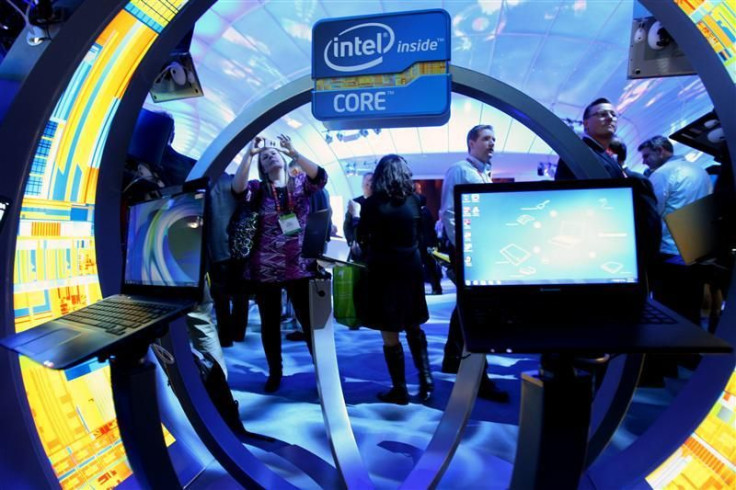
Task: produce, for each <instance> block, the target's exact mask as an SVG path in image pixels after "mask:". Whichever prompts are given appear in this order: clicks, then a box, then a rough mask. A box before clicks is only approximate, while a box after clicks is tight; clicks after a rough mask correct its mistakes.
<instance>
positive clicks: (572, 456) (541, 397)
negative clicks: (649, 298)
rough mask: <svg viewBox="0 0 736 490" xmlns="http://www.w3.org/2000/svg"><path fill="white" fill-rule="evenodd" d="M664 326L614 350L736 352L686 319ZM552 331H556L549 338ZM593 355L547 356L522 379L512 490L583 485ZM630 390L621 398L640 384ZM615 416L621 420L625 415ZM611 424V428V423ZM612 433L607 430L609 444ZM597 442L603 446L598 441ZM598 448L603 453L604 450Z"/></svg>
mask: <svg viewBox="0 0 736 490" xmlns="http://www.w3.org/2000/svg"><path fill="white" fill-rule="evenodd" d="M660 306H661V305H660ZM667 311H668V313H670V314H672V315H676V313H674V312H672V311H671V310H667ZM660 327H663V328H655V327H654V326H652V325H649V326H648V328H642V330H643V332H642V334H641V335H638V336H636V337H633V338H636V339H637V342H635V343H632V344H630V345H628V346H627V345H625V344H616V343H612V344H611V350H612V352H614V353H617V354H619V355H622V356H625V355H626V354H627V353H631V354H640V353H642V352H657V353H709V354H727V353H731V352H732V351H733V349H732V347H731V346H730V345H729V344H728V343H727V342H725V341H723V340H721V339H719V338H717V337H715V336H713V335H711V334H710V333H708V332H707V331H705V330H703V329H701V328H699V327H698V326H696V325H694V324H689V325H688V324H687V322H686V321H685V320H684V319H682V318H680V321H679V322H678V323H677V325H676V328H672V329H671V331H668V330H667V328H666V327H671V325H661V326H660ZM553 332H554V330H553V329H551V331H550V335H553ZM594 357H595V356H593V355H591V356H585V355H584V350H583V351H578V352H571V351H567V352H561V353H544V354H542V356H541V361H540V368H539V372H538V373H524V374H523V375H522V395H521V407H520V412H521V413H520V422H519V439H518V443H517V452H516V458H515V461H514V471H513V474H512V479H511V489H512V490H527V489H528V490H532V489H534V490H537V489H542V490H544V489H557V488H577V487H578V485H579V482H580V478H581V476H582V475H583V472H584V471H585V470H586V468H587V466H588V465H589V464H590V462H591V461H592V460H593V459H594V458H591V457H590V456H589V455H588V444H589V441H591V440H592V438H591V435H590V432H591V414H592V405H593V382H592V376H591V374H590V373H589V372H588V370H587V369H580V364H581V362H584V363H585V364H590V362H591V360H592V359H593V358H594ZM638 357H640V356H638ZM638 364H640V362H639V363H638ZM628 374H629V375H631V374H632V373H631V372H629V373H628ZM629 386H630V390H629V391H628V392H625V393H622V392H620V391H618V392H616V397H617V398H622V397H625V398H627V399H628V400H630V399H631V396H633V391H634V388H635V385H634V384H631V385H629ZM618 402H619V403H621V400H618ZM616 412H617V414H618V422H620V420H621V418H622V417H623V415H624V412H625V411H616ZM607 425H609V426H610V425H611V423H610V421H609V422H608V424H607ZM617 425H618V424H617V423H615V424H613V426H617ZM604 430H606V429H604ZM612 433H613V431H612V430H610V431H608V433H607V435H608V437H607V438H606V442H607V440H608V438H610V436H611V435H612ZM595 435H596V436H600V435H601V434H595ZM599 438H600V437H599ZM595 443H596V444H597V445H599V446H600V445H601V443H600V441H598V440H596V441H595ZM595 450H596V452H598V451H599V450H600V448H598V447H596V448H595ZM596 455H597V454H596Z"/></svg>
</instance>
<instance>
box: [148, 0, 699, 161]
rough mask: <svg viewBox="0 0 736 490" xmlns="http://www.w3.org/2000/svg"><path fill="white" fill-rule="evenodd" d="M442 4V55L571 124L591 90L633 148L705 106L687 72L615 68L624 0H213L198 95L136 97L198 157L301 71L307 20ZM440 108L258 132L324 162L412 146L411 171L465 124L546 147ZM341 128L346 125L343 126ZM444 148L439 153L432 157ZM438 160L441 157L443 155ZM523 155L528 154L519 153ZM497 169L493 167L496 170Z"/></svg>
mask: <svg viewBox="0 0 736 490" xmlns="http://www.w3.org/2000/svg"><path fill="white" fill-rule="evenodd" d="M428 8H444V9H445V10H447V11H448V13H449V15H450V18H451V22H452V27H451V28H452V63H453V64H454V65H456V66H460V67H463V68H468V69H471V70H475V71H478V72H480V73H484V74H486V75H489V76H492V77H494V78H497V79H499V80H500V81H502V82H504V83H507V84H509V85H511V86H513V87H515V88H517V89H519V90H522V91H523V92H525V93H526V94H528V95H529V96H531V97H533V98H534V99H536V100H537V101H539V102H540V103H542V104H543V105H544V106H546V107H547V108H549V109H550V110H552V111H553V112H554V113H555V114H556V115H557V116H558V117H560V118H562V119H570V120H571V124H572V126H573V128H574V129H575V130H580V126H579V125H577V124H576V123H575V122H574V121H577V120H579V119H581V115H582V111H583V108H584V107H585V105H587V104H588V103H589V102H590V101H591V100H593V99H594V98H597V97H599V96H604V97H607V98H609V99H610V100H612V101H613V103H614V104H615V105H616V106H617V108H618V109H619V111H620V112H621V113H622V117H621V120H620V121H619V136H620V137H621V138H622V139H623V140H624V141H625V142H626V143H627V144H628V146H629V148H630V150H629V154H630V162H631V163H635V162H636V161H637V159H638V155H637V152H636V151H635V148H636V146H638V144H639V143H640V142H641V141H642V140H643V139H644V138H647V137H650V136H652V135H654V134H665V135H666V134H669V133H670V132H671V131H673V130H675V129H678V128H680V127H682V126H683V125H684V124H686V123H688V122H690V121H692V120H693V119H695V118H697V117H699V116H700V115H702V114H704V113H705V112H708V111H709V110H710V109H711V108H712V105H711V103H710V99H709V98H708V96H707V94H706V93H705V91H704V90H703V86H702V84H701V83H700V80H699V79H698V78H697V77H695V76H686V77H670V78H661V79H648V80H638V81H631V80H627V78H626V71H627V60H628V50H629V36H630V30H631V23H632V13H633V0H504V1H501V0H475V1H473V0H470V1H465V0H452V1H447V0H445V1H427V0H422V1H416V2H414V1H412V2H409V1H389V0H383V1H380V0H350V1H337V0H294V1H291V0H260V1H232V0H230V1H225V0H223V1H220V2H217V3H216V4H215V5H214V6H213V7H212V8H211V9H210V11H208V12H207V13H206V14H205V15H204V16H203V17H202V18H201V19H200V20H199V21H198V22H197V25H196V28H195V31H194V38H193V40H192V44H191V47H190V52H191V54H192V57H193V59H194V63H195V66H196V68H197V72H198V75H199V78H200V80H201V82H202V86H203V91H204V97H199V98H193V99H186V100H180V101H172V102H167V103H161V104H154V103H152V102H151V101H150V100H149V101H148V102H147V103H146V107H147V108H150V109H154V110H165V111H167V112H170V113H171V114H172V115H173V116H174V118H175V120H176V139H175V141H174V147H175V148H176V149H177V150H178V151H181V152H182V153H185V154H188V155H191V156H193V157H195V158H197V157H199V156H200V155H201V154H202V152H203V151H204V150H205V148H207V146H208V145H210V144H211V142H212V141H213V139H214V138H215V137H216V136H217V135H218V134H219V133H220V132H221V131H222V129H223V128H224V127H225V126H226V125H227V124H228V123H229V122H230V121H232V120H233V119H234V117H236V116H237V115H238V114H239V113H241V112H242V111H244V110H248V108H249V107H251V106H252V104H253V102H255V101H256V100H259V99H260V98H262V97H264V96H265V95H267V94H269V93H271V92H272V91H274V90H276V89H277V88H279V87H281V86H283V85H284V84H286V83H288V82H290V81H292V80H295V79H297V78H299V77H302V76H307V75H309V73H310V72H311V29H312V26H313V25H314V23H315V22H317V21H318V20H320V19H324V18H330V17H345V16H353V15H366V14H380V13H384V12H394V11H406V10H421V9H428ZM451 110H452V117H451V119H450V121H449V123H448V124H447V125H446V126H444V127H440V128H425V129H416V128H404V129H391V130H388V129H384V130H383V131H381V133H380V134H379V135H376V134H375V132H374V131H373V130H370V131H369V134H368V136H366V137H364V136H359V137H357V138H352V139H351V138H346V140H345V141H342V142H340V141H338V140H337V137H336V132H334V131H332V132H330V135H331V136H332V137H333V142H332V143H330V144H328V143H327V142H326V141H325V136H326V134H327V132H326V131H325V128H324V126H323V125H322V123H321V122H319V121H316V120H314V118H313V117H312V115H311V112H310V109H309V106H308V105H307V106H304V107H302V108H299V109H297V110H296V111H294V112H293V113H292V114H290V115H289V116H288V117H285V118H282V119H280V120H279V121H278V122H276V123H275V124H274V125H273V127H271V128H264V133H268V134H272V133H277V132H288V133H289V134H292V135H296V136H295V138H296V141H299V144H300V145H301V146H303V147H304V152H305V154H308V155H309V156H311V157H314V158H315V159H317V160H318V161H320V162H321V163H323V164H325V165H327V164H330V163H331V162H336V161H370V162H373V161H374V160H375V159H376V158H377V157H380V156H381V155H383V154H386V153H393V152H397V153H400V154H404V155H407V156H408V155H416V156H417V157H416V158H414V159H413V160H414V161H415V162H416V163H415V165H416V169H415V171H422V172H425V173H426V174H427V175H429V174H433V175H434V174H441V173H442V171H441V169H432V167H431V165H433V162H440V161H441V162H446V161H447V157H448V155H447V152H450V154H451V158H455V157H457V156H458V155H462V153H464V152H465V151H466V148H465V136H466V134H467V131H468V129H470V127H472V126H473V125H475V124H479V123H490V124H492V125H494V126H495V128H496V135H497V138H498V145H497V152H499V154H498V156H497V159H498V162H499V163H498V164H499V165H501V166H502V165H503V162H504V161H505V160H504V159H503V158H501V153H502V152H518V153H514V154H515V155H516V157H515V160H518V158H519V157H518V155H519V154H522V153H528V154H531V156H530V157H529V159H528V161H529V162H534V161H537V160H540V158H541V159H546V158H547V155H549V154H551V153H552V151H551V150H550V149H549V147H548V146H547V144H546V143H545V142H543V141H541V140H540V139H539V138H537V137H535V136H534V135H533V134H531V132H530V131H529V130H528V129H526V128H525V127H523V125H521V124H518V123H514V122H513V121H512V120H511V118H509V117H508V116H506V115H505V114H502V113H500V112H499V111H497V110H495V109H493V108H490V107H487V106H485V107H484V106H483V105H482V104H480V103H479V102H477V101H474V100H470V99H467V98H466V97H461V96H453V100H452V108H451ZM345 133H346V135H348V136H349V135H350V134H353V133H354V132H345ZM443 157H444V158H443ZM443 165H445V164H444V163H443ZM529 165H531V163H529ZM502 170H503V169H500V168H499V169H498V171H499V172H502Z"/></svg>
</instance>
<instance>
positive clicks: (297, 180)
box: [240, 167, 327, 283]
mask: <svg viewBox="0 0 736 490" xmlns="http://www.w3.org/2000/svg"><path fill="white" fill-rule="evenodd" d="M326 183H327V173H326V172H325V171H324V169H322V168H321V167H320V168H319V173H318V174H317V177H316V178H315V180H311V179H309V178H308V177H307V175H306V174H304V173H300V174H299V175H297V176H296V177H294V178H292V179H290V181H289V184H288V186H287V187H288V189H289V197H288V198H282V200H281V203H280V204H279V206H280V207H281V209H282V211H284V208H285V206H284V204H286V207H288V204H287V203H290V204H291V209H290V210H289V211H290V212H293V213H294V214H296V217H297V219H298V220H299V225H300V226H301V230H302V231H301V232H300V233H298V234H297V235H294V236H286V235H284V234H283V233H282V232H281V227H280V226H279V219H278V216H279V213H278V211H277V203H276V199H275V198H274V193H273V188H272V187H271V186H270V185H268V184H263V183H262V182H261V181H260V180H249V181H248V185H247V187H246V190H245V191H244V192H243V194H242V195H241V196H240V199H245V196H247V195H248V193H249V192H253V193H255V192H258V191H259V190H260V191H262V193H261V212H260V221H259V223H258V227H259V230H258V236H257V238H256V242H255V246H254V248H253V251H252V252H251V256H250V258H249V259H248V266H247V267H246V269H245V273H244V279H246V280H253V281H257V282H268V283H281V282H284V281H291V280H294V279H301V278H305V277H314V276H315V275H316V269H317V264H316V262H315V260H314V259H303V258H302V257H301V252H302V241H303V240H304V227H305V226H306V223H307V215H308V214H309V212H310V210H309V196H310V195H311V194H313V193H314V192H316V191H318V190H319V189H322V188H323V187H324V186H325V184H326ZM279 195H281V194H279Z"/></svg>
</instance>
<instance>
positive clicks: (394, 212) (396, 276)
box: [357, 155, 434, 405]
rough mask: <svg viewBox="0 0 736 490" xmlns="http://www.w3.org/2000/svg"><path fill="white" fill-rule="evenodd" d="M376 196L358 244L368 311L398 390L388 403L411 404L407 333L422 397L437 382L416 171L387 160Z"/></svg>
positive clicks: (363, 215)
mask: <svg viewBox="0 0 736 490" xmlns="http://www.w3.org/2000/svg"><path fill="white" fill-rule="evenodd" d="M372 186H373V194H372V195H371V196H370V197H369V198H368V199H367V200H366V202H365V204H364V205H363V207H362V208H361V212H360V224H359V225H358V230H357V236H358V243H359V244H360V246H361V249H362V250H363V253H364V257H365V262H366V264H367V265H368V271H367V273H366V274H365V279H364V280H365V283H364V286H365V289H364V291H365V295H364V297H363V300H364V303H363V304H364V308H362V309H363V310H365V311H363V312H362V315H361V318H363V320H364V324H365V325H366V326H367V327H370V328H374V329H377V330H380V331H381V335H382V337H383V353H384V355H385V357H386V364H387V365H388V371H389V374H390V375H391V381H392V383H393V387H392V388H391V390H389V391H388V392H385V393H381V394H379V395H378V398H379V399H380V400H382V401H385V402H389V403H397V404H400V405H406V404H407V403H409V394H408V392H407V389H406V376H405V372H404V371H405V370H404V350H403V347H402V346H401V341H400V340H399V332H401V331H406V340H407V343H408V344H409V350H410V351H411V355H412V358H413V360H414V365H415V366H416V367H417V369H418V370H419V397H420V398H421V399H422V400H423V401H426V400H428V399H429V397H430V395H431V393H432V390H433V389H434V383H433V381H432V374H431V373H430V371H429V357H428V355H427V338H426V336H425V335H424V332H423V331H422V329H421V327H420V325H421V324H422V323H424V322H426V321H427V320H428V319H429V311H428V310H427V302H426V300H425V298H424V278H423V273H422V259H421V254H420V252H419V243H420V233H421V229H420V226H421V214H420V208H421V206H420V204H419V199H418V196H417V195H416V194H415V193H414V190H413V189H414V187H413V183H412V180H411V171H410V170H409V167H408V165H407V164H406V161H405V160H404V159H403V158H402V157H400V156H399V155H386V156H384V157H383V158H381V161H379V162H378V166H376V170H375V173H374V174H373V184H372Z"/></svg>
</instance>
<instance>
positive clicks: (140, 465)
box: [110, 339, 181, 489]
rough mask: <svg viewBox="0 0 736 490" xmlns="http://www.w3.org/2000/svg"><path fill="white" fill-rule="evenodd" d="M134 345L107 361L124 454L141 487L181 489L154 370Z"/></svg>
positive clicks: (141, 346) (143, 346)
mask: <svg viewBox="0 0 736 490" xmlns="http://www.w3.org/2000/svg"><path fill="white" fill-rule="evenodd" d="M149 344H150V342H149V340H148V339H146V340H145V341H140V342H137V343H135V344H133V345H131V346H129V347H127V348H126V349H124V350H123V349H121V350H119V351H117V352H116V353H115V357H113V358H111V359H110V378H111V384H112V395H113V402H114V404H115V414H116V415H117V421H118V428H119V430H120V438H121V440H122V441H123V447H125V454H126V456H127V458H128V462H129V463H130V467H131V469H132V470H133V475H134V476H135V479H136V481H137V482H138V485H139V486H140V487H141V488H171V489H175V488H181V483H179V479H178V478H177V476H176V471H174V467H173V466H172V464H171V459H170V458H169V453H168V451H167V449H166V442H165V441H164V434H163V430H162V426H161V417H160V416H159V411H158V397H157V396H156V367H155V365H154V364H153V363H151V362H150V361H148V360H146V359H145V356H146V353H147V352H148V346H149Z"/></svg>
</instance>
